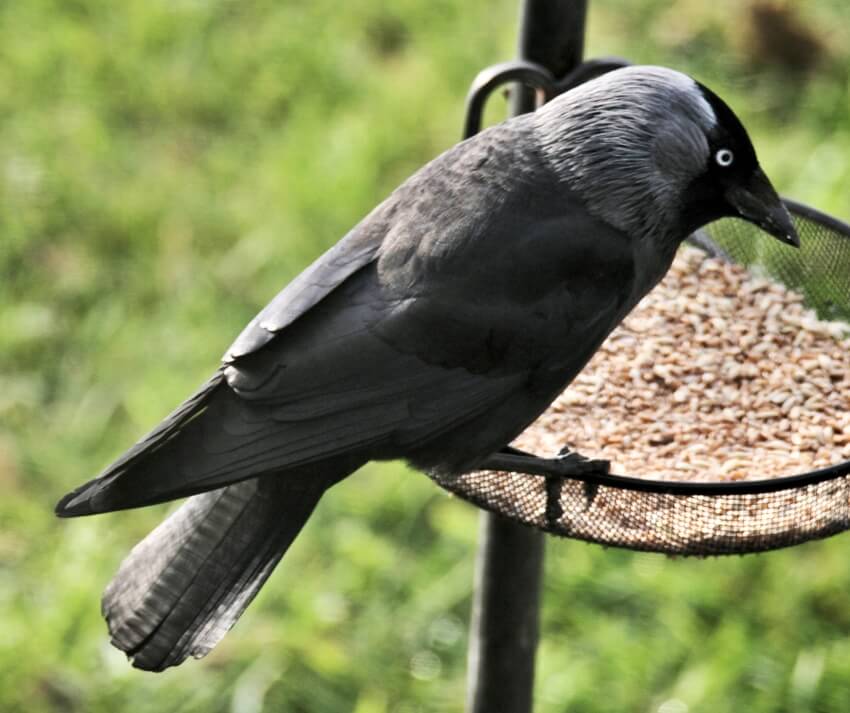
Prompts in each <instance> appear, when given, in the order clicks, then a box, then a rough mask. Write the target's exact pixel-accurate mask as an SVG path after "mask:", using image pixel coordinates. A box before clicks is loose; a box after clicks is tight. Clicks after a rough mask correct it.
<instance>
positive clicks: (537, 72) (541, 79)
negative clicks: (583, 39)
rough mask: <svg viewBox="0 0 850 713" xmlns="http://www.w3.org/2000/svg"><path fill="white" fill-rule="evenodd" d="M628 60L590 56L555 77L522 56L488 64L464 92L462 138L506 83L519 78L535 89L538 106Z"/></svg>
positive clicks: (476, 124)
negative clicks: (562, 74)
mask: <svg viewBox="0 0 850 713" xmlns="http://www.w3.org/2000/svg"><path fill="white" fill-rule="evenodd" d="M628 64H629V62H628V61H627V60H624V59H620V58H619V57H604V58H601V59H593V60H589V61H587V62H584V63H583V64H581V65H579V66H578V67H576V68H575V69H574V70H573V71H572V72H570V73H569V74H567V75H566V76H564V77H562V78H561V79H557V80H556V79H555V77H554V76H553V75H552V73H551V72H550V71H549V70H548V69H546V68H545V67H544V66H543V65H540V64H537V63H536V62H529V61H528V60H524V59H518V60H514V61H511V62H502V63H501V64H494V65H493V66H492V67H487V68H486V69H483V70H481V71H480V72H479V73H478V76H477V77H475V79H474V80H473V82H472V86H471V87H470V88H469V94H467V96H466V121H465V122H464V125H463V138H465V139H468V138H469V137H470V136H474V135H475V134H477V133H478V132H479V131H480V130H481V116H482V114H483V113H484V105H485V104H486V103H487V100H488V99H489V98H490V95H491V94H492V93H493V92H494V91H495V90H496V89H498V88H499V87H501V86H503V85H505V84H511V83H514V82H518V83H520V84H523V85H525V86H527V87H531V88H532V89H535V90H537V92H538V93H539V94H540V97H539V102H538V106H540V105H542V104H545V103H546V102H547V101H550V100H551V99H554V98H555V97H556V96H558V95H559V94H563V93H564V92H566V91H568V90H570V89H572V88H573V87H576V86H578V85H579V84H583V83H584V82H587V81H589V80H591V79H595V78H596V77H599V76H601V75H603V74H605V73H606V72H610V71H612V70H614V69H619V68H620V67H625V66H627V65H628Z"/></svg>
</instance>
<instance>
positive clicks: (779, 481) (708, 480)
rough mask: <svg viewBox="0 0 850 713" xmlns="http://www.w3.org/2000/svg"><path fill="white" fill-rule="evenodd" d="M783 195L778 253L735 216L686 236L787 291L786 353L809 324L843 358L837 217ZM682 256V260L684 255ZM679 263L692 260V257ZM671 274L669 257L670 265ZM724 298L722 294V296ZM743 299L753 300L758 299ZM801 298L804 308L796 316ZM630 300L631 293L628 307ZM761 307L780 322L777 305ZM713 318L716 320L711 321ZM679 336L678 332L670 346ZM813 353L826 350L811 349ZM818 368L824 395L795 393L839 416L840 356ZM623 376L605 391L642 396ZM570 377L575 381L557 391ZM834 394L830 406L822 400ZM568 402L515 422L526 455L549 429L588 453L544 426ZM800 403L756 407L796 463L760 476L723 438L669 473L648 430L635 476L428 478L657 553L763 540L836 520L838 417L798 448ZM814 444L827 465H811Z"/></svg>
mask: <svg viewBox="0 0 850 713" xmlns="http://www.w3.org/2000/svg"><path fill="white" fill-rule="evenodd" d="M786 205H787V206H788V208H789V210H790V211H791V213H792V215H793V216H794V221H795V223H796V226H797V229H798V231H799V234H800V239H801V242H802V248H801V249H800V250H791V249H787V248H785V247H783V246H781V245H779V244H778V243H777V242H776V241H775V240H774V239H773V238H771V237H769V236H767V235H766V234H764V233H762V232H761V231H759V230H758V229H757V228H755V227H753V226H751V225H750V224H748V223H745V222H743V221H737V220H723V221H719V222H717V223H714V224H712V225H711V226H709V227H708V228H707V229H706V230H704V231H701V232H700V233H699V234H697V235H695V236H694V237H693V239H692V240H691V242H692V243H693V244H695V245H697V246H698V247H700V248H701V249H702V250H703V251H704V252H705V255H707V256H710V260H712V261H713V262H714V263H715V264H716V263H717V262H718V261H719V260H722V261H726V263H727V264H729V265H730V267H729V270H730V271H731V272H732V273H733V274H734V273H735V272H736V271H737V273H738V274H742V275H745V276H746V278H747V279H752V280H755V281H757V283H758V285H760V286H762V287H763V286H768V287H766V288H765V289H775V290H777V291H779V292H780V293H782V294H785V295H793V296H794V299H796V301H797V302H799V303H802V304H800V307H799V312H800V314H802V317H801V316H800V315H799V314H798V315H797V318H795V320H796V321H792V324H793V326H790V327H789V326H788V325H786V326H785V327H783V331H784V332H785V339H786V341H789V347H788V348H789V349H790V350H791V351H792V352H793V350H794V349H797V352H799V351H800V348H799V347H798V346H795V344H798V343H799V337H800V336H805V335H806V334H808V333H809V332H810V331H811V330H813V329H819V330H820V331H822V332H823V331H824V330H826V332H827V342H820V343H828V344H830V345H831V346H832V349H833V353H834V354H839V355H843V354H844V353H845V352H847V353H848V354H850V350H848V349H847V346H848V343H847V342H846V334H847V333H850V283H848V280H847V275H850V226H848V225H846V224H844V223H842V222H840V221H838V220H835V219H834V218H831V217H830V216H827V215H824V214H822V213H819V212H818V211H815V210H813V209H811V208H809V207H806V206H803V205H801V204H798V203H795V202H792V201H786ZM691 250H693V249H691ZM690 261H691V263H693V257H691V258H690ZM733 266H734V267H733ZM687 267H690V268H693V264H691V265H688V266H687ZM675 270H676V268H675V266H674V270H673V271H671V272H675ZM683 274H684V273H683ZM692 279H694V280H695V282H696V283H697V286H698V287H701V285H699V283H700V281H701V279H702V276H701V275H699V274H697V276H696V277H695V278H692ZM663 287H664V283H662V285H661V286H660V287H659V288H656V290H662V293H663ZM677 289H678V286H677ZM748 289H751V291H752V289H755V290H758V289H761V287H756V288H752V285H749V284H748ZM653 294H655V293H651V294H650V297H651V296H652V295H653ZM733 296H734V295H729V294H727V295H726V298H728V299H731V297H733ZM708 297H709V298H711V297H712V295H708ZM722 297H723V296H722V295H721V298H722ZM754 299H755V298H754ZM794 299H792V302H793V301H794ZM662 301H663V300H662ZM755 304H757V305H758V302H757V301H756V303H755ZM803 305H805V308H807V309H809V310H812V312H806V311H805V310H804V307H803ZM642 306H643V303H642V305H641V307H639V308H638V310H640V309H641V308H642ZM733 307H735V305H733ZM774 309H775V308H774ZM636 312H637V310H636ZM815 314H816V315H817V317H815ZM774 317H777V318H782V315H774ZM630 319H631V317H630ZM673 319H675V315H674V317H673ZM789 319H790V318H789ZM822 320H829V322H828V323H827V322H823V321H822ZM720 326H721V328H722V326H723V325H722V324H721V325H720ZM696 328H697V329H698V330H699V329H700V326H699V325H698V324H697V325H696ZM839 333H843V335H840V334H839ZM616 335H617V333H615V334H612V336H611V338H609V340H610V339H615V338H616ZM626 336H628V335H626ZM623 338H625V337H623ZM636 341H638V342H639V341H641V340H636ZM683 343H684V342H680V344H679V346H681V345H682V344H683ZM763 346H764V345H763ZM603 350H604V347H603ZM751 350H752V351H761V352H764V351H766V350H765V349H764V348H762V349H759V348H758V347H756V346H752V347H751ZM794 353H796V352H794ZM599 356H600V357H602V358H603V360H604V357H606V356H608V355H606V354H604V353H603V354H601V355H599ZM808 356H809V357H811V356H812V355H811V354H809V355H808ZM814 356H816V357H817V356H820V357H821V358H822V359H825V358H826V356H825V355H814ZM768 358H769V357H768ZM842 358H843V357H842ZM593 364H594V362H591V364H590V365H589V366H588V369H590V370H592V368H593ZM845 365H846V366H847V367H848V368H847V370H846V372H845V370H844V369H843V366H845ZM695 368H698V367H695ZM829 368H830V369H831V370H832V371H831V377H832V380H831V382H832V383H828V384H827V386H826V387H825V388H826V389H827V390H829V391H831V392H832V393H831V395H830V394H821V395H820V396H818V395H817V394H816V395H815V396H813V397H810V398H809V399H808V401H809V403H813V404H815V406H816V405H817V404H818V403H819V401H818V399H821V400H822V401H823V399H824V398H826V397H828V400H829V401H830V403H831V404H833V405H832V406H831V408H833V409H835V408H838V409H839V411H843V412H844V413H847V414H850V406H848V407H847V408H845V406H844V404H843V402H841V400H840V399H843V398H848V399H850V393H847V395H846V397H845V395H844V393H843V392H844V391H848V392H850V389H848V388H847V387H846V386H844V384H843V383H842V382H843V380H844V378H847V379H850V356H848V357H847V359H846V361H839V362H837V363H836V362H834V361H833V362H832V364H831V366H830V367H829ZM706 373H707V374H709V376H708V377H707V378H708V380H709V381H710V380H711V379H712V378H714V377H716V376H717V375H716V374H715V375H711V373H710V371H707V372H706ZM801 374H802V378H801V379H798V381H801V382H805V381H806V376H805V373H804V372H801ZM579 378H581V376H580V377H579ZM635 379H636V380H632V381H631V382H629V383H627V384H626V385H625V386H622V387H620V391H619V392H618V394H617V400H618V401H622V403H637V404H641V403H642V399H644V398H645V395H642V394H641V393H638V392H639V391H640V390H641V389H643V388H644V387H642V386H640V383H641V382H640V379H639V378H637V377H635ZM577 381H578V380H577ZM600 381H605V380H604V379H601V380H600ZM821 381H823V380H822V379H821ZM635 384H637V385H635ZM810 386H811V385H810V384H804V383H794V382H793V381H792V383H790V384H788V385H787V390H788V393H791V394H792V395H793V394H794V393H795V392H796V391H798V390H799V389H801V388H805V389H806V390H807V391H810V388H809V387H810ZM574 387H575V383H574V385H573V386H571V387H570V389H568V390H567V392H565V394H566V393H569V392H570V390H571V389H573V388H574ZM661 391H662V393H654V394H653V399H655V400H657V401H658V403H656V404H655V410H656V412H661V413H664V412H666V411H667V410H668V409H669V410H670V411H671V412H672V411H674V410H675V408H676V407H677V405H679V406H680V405H681V403H680V402H681V401H682V400H683V399H682V397H681V392H680V391H679V390H673V389H672V387H671V388H670V389H668V390H667V391H666V393H664V389H663V384H662V389H661ZM839 396H840V398H838V397H839ZM833 397H836V398H833ZM588 398H591V399H592V398H593V397H592V396H591V397H588ZM836 399H837V401H838V405H837V407H836V405H835V404H834V403H833V402H835V401H836ZM580 400H581V399H579V400H578V401H580ZM792 400H793V399H792ZM786 401H787V399H786ZM691 402H692V405H693V404H696V406H695V407H694V408H695V410H694V412H693V414H692V415H693V417H694V418H695V419H700V418H702V417H703V416H702V413H701V412H700V410H699V408H700V406H699V402H700V396H699V395H696V396H694V397H693V398H692V399H691ZM570 403H571V404H572V405H573V406H574V405H575V404H576V403H577V400H576V399H575V398H573V399H572V401H571V402H570ZM848 404H850V402H848ZM807 408H808V411H807V410H806V409H807ZM571 411H572V408H571V406H570V405H566V406H564V405H563V404H560V405H559V404H558V402H556V404H555V405H553V409H551V410H550V412H547V414H545V415H544V416H543V417H541V420H539V421H538V422H536V423H535V424H533V425H532V426H531V427H530V428H529V429H528V430H527V431H526V434H524V435H523V438H522V442H521V444H520V445H522V446H525V445H526V444H527V443H529V442H530V443H533V444H536V445H537V446H538V447H537V448H533V450H535V452H541V450H540V448H539V446H540V444H545V443H551V442H552V438H553V437H554V438H556V439H560V443H561V444H563V443H564V442H566V443H569V444H570V445H571V446H576V447H577V448H578V449H579V450H580V451H582V452H583V453H584V454H585V455H592V456H593V457H599V454H597V453H595V452H594V451H597V450H598V448H595V447H594V443H593V441H592V439H593V434H592V433H591V434H589V437H590V440H588V441H587V442H586V443H582V444H581V445H580V446H579V444H577V443H576V442H575V434H574V433H570V434H566V433H560V432H558V431H559V427H558V425H557V424H559V423H560V424H564V423H567V422H568V421H569V422H570V423H575V422H577V421H580V420H581V416H580V415H574V414H572V413H571ZM811 411H812V409H811V407H806V406H805V404H803V409H802V411H801V409H800V408H799V407H798V408H797V409H796V411H794V409H793V407H790V408H789V404H788V403H784V404H781V405H780V404H776V407H775V408H773V409H768V413H772V414H774V415H775V416H776V417H777V418H778V419H779V421H780V422H781V423H782V425H783V426H784V428H785V432H783V433H780V434H778V435H776V437H774V438H773V439H772V441H771V440H768V443H769V444H772V447H773V448H774V451H775V452H777V453H779V457H780V458H781V453H782V451H781V450H779V451H776V448H777V447H778V446H782V445H787V447H788V453H789V458H788V459H787V460H786V463H787V462H791V461H794V460H795V459H794V458H791V457H790V454H794V455H796V465H797V467H796V469H794V468H793V467H789V466H785V467H784V468H783V467H780V468H779V469H778V468H777V467H775V464H774V467H772V468H770V471H771V472H770V473H769V475H770V477H765V476H766V475H768V474H767V473H765V463H766V462H767V461H765V460H764V459H763V458H762V457H761V456H760V455H759V453H760V451H759V450H758V449H757V448H748V447H745V446H742V445H741V444H740V443H736V442H729V443H727V444H724V447H720V448H715V449H714V452H715V453H719V454H720V455H719V457H716V459H715V460H713V461H710V462H706V464H705V466H704V468H703V469H700V468H696V472H695V469H694V467H693V465H691V467H690V469H689V470H688V471H687V472H683V471H681V468H680V465H679V464H680V462H681V461H680V459H679V458H678V457H677V454H676V448H677V444H676V443H675V442H672V443H669V442H667V443H665V442H664V439H663V438H662V439H660V441H658V442H657V443H656V445H657V446H658V447H659V448H661V451H662V452H664V453H666V454H667V456H666V457H661V458H658V459H656V462H655V464H654V468H653V469H652V470H653V472H652V473H651V474H646V473H643V474H642V477H634V476H625V475H614V474H610V475H601V474H588V475H583V476H581V478H562V477H556V476H538V475H530V474H524V473H508V472H493V471H480V472H473V473H468V474H464V475H461V476H457V477H451V478H449V477H441V476H437V475H432V478H434V480H435V481H436V482H437V483H438V484H439V485H440V486H442V487H443V488H445V489H446V490H448V491H450V492H451V493H454V494H456V495H458V496H459V497H461V498H463V499H464V500H467V501H469V502H471V503H473V504H475V505H477V506H478V507H480V508H483V509H486V510H489V511H492V512H495V513H498V514H500V515H503V516H505V517H507V518H509V519H511V520H514V521H516V522H520V523H523V524H526V525H530V526H532V527H536V528H538V529H540V530H543V531H545V532H548V533H551V534H555V535H560V536H563V537H571V538H575V539H579V540H585V541H588V542H595V543H599V544H602V545H608V546H614V547H624V548H628V549H633V550H642V551H651V552H662V553H666V554H671V555H674V554H675V555H721V554H743V553H747V552H759V551H765V550H772V549H777V548H781V547H787V546H790V545H796V544H799V543H802V542H806V541H808V540H813V539H818V538H824V537H828V536H830V535H834V534H837V533H839V532H843V531H845V530H847V529H850V460H848V457H850V420H848V421H847V423H846V424H844V425H843V427H842V426H841V424H839V426H838V429H839V430H837V431H836V429H835V428H833V427H832V426H829V427H826V426H825V427H824V428H827V429H828V430H827V435H828V436H830V437H831V438H829V437H828V438H825V439H824V438H821V443H819V444H818V448H817V449H815V448H812V449H811V451H810V452H809V453H808V454H807V453H806V452H804V453H803V454H802V455H801V454H800V452H801V449H802V450H803V451H805V448H806V446H807V443H806V440H807V439H806V438H801V437H800V434H799V433H797V434H796V435H795V425H796V422H797V420H798V419H799V418H801V415H806V416H810V417H812V419H813V420H814V421H821V420H822V419H821V414H820V413H819V412H818V411H817V410H816V409H815V411H814V412H813V413H811ZM637 415H639V412H638V414H637ZM567 417H569V419H567ZM842 418H843V417H842ZM783 419H784V420H783ZM848 419H850V415H848ZM599 423H603V422H601V421H600V422H599ZM843 423H844V422H843V421H842V424H843ZM553 424H555V426H554V427H553ZM789 424H790V429H789V428H788V426H789ZM553 428H554V430H555V432H554V433H553ZM623 428H624V429H625V430H627V431H629V430H630V431H631V432H633V433H635V434H638V435H637V437H638V438H639V437H640V434H641V432H643V431H645V430H646V429H647V428H648V424H647V419H643V420H636V421H628V422H627V423H626V425H625V426H623ZM842 428H843V429H846V430H842ZM759 437H761V438H763V436H759ZM671 438H672V437H671ZM811 438H814V436H812V437H811ZM783 439H785V440H783ZM673 440H675V439H673ZM815 440H816V439H815ZM824 441H825V442H824ZM841 444H844V445H843V446H842V445H841ZM815 451H817V456H816V454H815ZM731 452H734V453H735V454H736V461H737V462H736V463H735V466H736V467H735V470H734V473H733V475H732V476H731V478H730V475H729V469H728V468H726V467H725V465H724V458H725V454H726V453H731ZM825 453H826V456H827V457H826V460H827V461H829V464H828V465H825V466H823V467H818V463H822V462H823V460H824V457H825V456H824V454H825ZM602 455H603V456H604V457H608V458H611V459H612V460H613V462H614V464H615V468H616V464H617V461H618V460H619V459H618V458H617V454H616V452H608V453H604V454H602ZM712 455H713V454H712ZM696 460H697V462H698V459H696ZM709 460H710V459H709ZM806 465H808V466H809V467H805V466H806ZM801 466H803V467H801ZM777 470H782V471H783V472H776V471H777ZM801 471H802V472H801Z"/></svg>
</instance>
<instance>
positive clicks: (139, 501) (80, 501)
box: [56, 371, 227, 517]
mask: <svg viewBox="0 0 850 713" xmlns="http://www.w3.org/2000/svg"><path fill="white" fill-rule="evenodd" d="M226 391H227V389H226V382H225V380H224V373H223V372H221V371H217V372H216V373H215V375H214V376H213V377H212V378H211V379H209V380H208V381H207V382H206V383H205V384H203V385H202V386H201V388H200V389H198V391H197V392H196V393H195V394H194V395H192V396H191V397H190V398H188V399H187V400H186V401H184V402H183V403H182V404H180V406H178V407H177V408H176V409H175V410H174V412H173V413H171V414H170V415H169V416H168V418H166V419H165V420H164V421H163V422H162V423H160V424H159V425H158V426H157V427H156V428H154V429H153V431H151V432H150V433H149V434H148V435H147V436H145V437H144V438H143V439H142V440H140V441H139V442H138V443H136V445H134V446H133V447H132V448H131V449H130V450H128V451H127V452H126V453H125V454H124V455H122V456H121V457H120V458H119V459H118V460H117V461H115V462H114V463H113V464H112V465H110V466H109V467H108V468H107V469H106V470H105V471H104V472H103V473H101V474H100V475H99V476H98V477H97V478H95V479H93V480H90V481H89V482H87V483H84V484H83V485H81V486H80V487H78V488H76V489H74V490H73V491H71V492H70V493H68V494H67V495H65V496H64V497H63V498H62V499H61V500H60V501H59V502H58V503H57V504H56V514H57V515H58V516H59V517H76V516H77V515H91V514H93V513H96V512H108V511H110V510H118V509H123V508H127V507H139V506H141V505H150V504H153V503H155V502H161V501H162V500H170V499H174V498H177V497H180V495H181V493H180V492H176V493H174V494H172V493H166V494H165V495H162V496H161V494H160V493H158V492H156V490H155V489H154V488H152V487H151V485H150V483H148V482H146V481H145V479H144V478H136V479H133V480H134V481H135V482H132V481H131V483H130V486H131V487H130V490H131V492H130V493H129V494H128V495H124V494H123V493H120V492H119V493H118V494H117V495H116V494H113V493H112V492H111V491H112V490H114V488H111V487H110V486H112V485H113V484H114V483H116V481H117V482H119V483H121V481H122V476H124V475H125V474H126V473H128V472H130V471H132V470H134V469H137V467H138V466H140V465H144V464H145V463H144V462H145V461H150V460H151V456H153V455H155V454H158V453H160V452H161V451H163V449H164V448H165V447H166V446H167V445H169V443H170V442H172V441H173V440H174V439H175V437H176V436H178V435H180V434H182V433H183V432H185V431H186V430H187V429H188V428H189V427H190V426H191V424H192V422H193V421H196V420H197V418H198V416H200V415H201V414H203V413H204V411H206V410H207V408H208V406H209V405H210V403H211V402H213V400H214V398H215V396H216V395H217V394H219V393H221V392H226ZM189 445H190V447H194V448H196V449H197V445H196V444H189ZM138 469H139V470H143V469H144V468H138ZM160 470H161V471H167V470H171V469H167V468H160ZM207 489H208V490H209V489H211V488H207ZM186 494H188V493H186ZM101 500H105V501H106V502H103V503H101V502H99V501H101Z"/></svg>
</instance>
